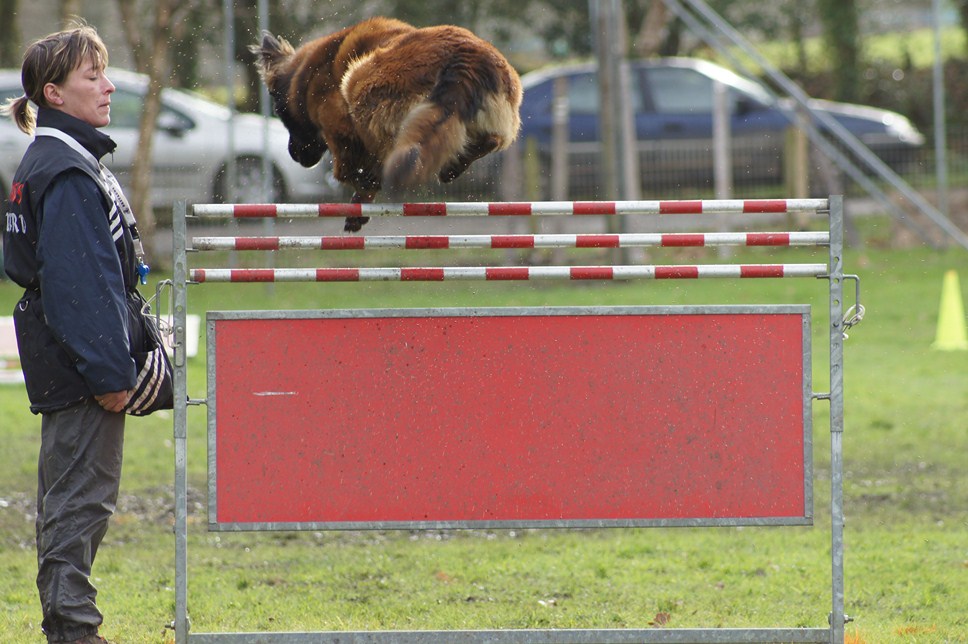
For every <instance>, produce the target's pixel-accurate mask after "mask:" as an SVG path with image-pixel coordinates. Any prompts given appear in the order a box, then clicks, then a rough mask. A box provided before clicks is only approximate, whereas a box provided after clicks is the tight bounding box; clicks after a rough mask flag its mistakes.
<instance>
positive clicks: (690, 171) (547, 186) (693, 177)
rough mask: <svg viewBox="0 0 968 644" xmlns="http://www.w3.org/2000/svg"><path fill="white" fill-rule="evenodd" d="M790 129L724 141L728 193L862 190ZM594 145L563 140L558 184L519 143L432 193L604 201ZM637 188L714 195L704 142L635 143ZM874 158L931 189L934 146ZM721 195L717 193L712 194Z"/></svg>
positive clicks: (953, 170)
mask: <svg viewBox="0 0 968 644" xmlns="http://www.w3.org/2000/svg"><path fill="white" fill-rule="evenodd" d="M796 147H797V135H796V133H795V132H793V131H791V132H788V133H787V135H786V136H785V137H757V138H734V139H733V141H732V150H731V158H732V185H731V189H730V193H731V194H730V195H725V196H738V197H755V198H773V197H778V196H781V195H793V196H797V197H815V196H819V195H825V194H830V193H831V192H835V193H841V192H843V193H846V194H848V195H857V196H860V195H862V192H863V191H862V190H861V188H860V187H859V186H857V185H856V184H854V183H853V182H852V181H851V180H850V179H849V178H848V177H846V176H845V175H844V174H843V173H842V172H840V171H839V170H838V169H837V168H835V167H834V166H832V164H831V163H830V162H829V161H827V160H826V159H825V158H824V157H823V155H822V154H821V153H820V152H819V151H817V150H816V149H815V148H813V147H812V146H810V145H809V144H806V145H804V146H803V150H804V152H803V153H802V154H798V153H797V152H796V151H795V150H796ZM597 148H598V146H596V145H594V144H592V145H589V144H576V145H570V146H569V147H568V149H567V152H566V154H567V159H566V163H565V167H567V174H566V176H565V178H564V181H563V185H561V187H557V192H558V194H554V193H555V191H556V187H554V186H553V185H552V184H553V181H552V167H553V165H554V164H553V160H552V158H551V153H549V152H547V151H545V150H542V149H539V148H538V146H536V145H534V144H532V143H530V142H529V141H527V140H525V141H519V142H518V144H517V145H516V146H515V147H514V148H512V149H511V150H509V151H507V152H505V153H503V154H501V155H492V156H491V157H487V158H485V159H482V160H481V161H478V162H477V163H475V164H474V166H472V167H471V169H470V170H469V171H468V172H467V173H466V174H465V175H464V176H462V177H460V178H459V179H458V180H457V181H455V182H454V183H452V184H449V185H446V186H443V187H435V188H434V189H433V190H432V191H430V192H428V193H426V195H424V196H428V195H430V194H434V195H437V196H442V197H444V198H447V199H461V200H480V201H491V200H495V199H588V200H596V199H609V198H616V197H619V196H620V195H606V194H604V193H603V186H604V181H602V177H601V173H600V169H601V167H602V163H601V158H600V152H599V150H598V149H597ZM638 151H639V163H640V178H641V181H640V189H641V194H642V197H643V198H651V197H653V196H657V195H662V196H667V197H669V198H678V197H685V196H690V197H691V196H697V195H698V196H710V197H711V196H716V195H715V185H714V179H713V174H714V172H713V148H712V141H711V140H705V141H703V140H694V141H680V142H675V143H667V142H661V143H657V142H650V141H640V142H639V145H638ZM947 152H948V155H947V156H948V175H949V186H950V187H951V188H952V189H957V188H958V187H960V186H964V185H965V178H966V177H968V128H964V127H962V128H955V129H952V130H950V131H949V136H948V140H947ZM879 155H880V157H881V159H882V160H883V161H884V162H885V163H887V164H888V165H889V166H890V167H891V168H892V169H894V170H895V171H896V172H897V173H898V174H900V175H901V176H902V177H903V178H904V179H905V180H906V181H908V183H910V184H911V185H912V186H914V187H915V188H917V189H918V190H919V191H921V192H923V193H925V194H933V192H934V191H935V189H936V186H937V183H936V178H935V177H936V172H935V170H936V162H935V155H934V147H933V144H932V142H931V141H929V142H928V143H927V144H926V145H925V146H924V147H922V148H920V149H918V150H914V151H910V150H903V151H902V150H897V151H894V152H892V151H882V152H880V153H879ZM720 196H723V195H720Z"/></svg>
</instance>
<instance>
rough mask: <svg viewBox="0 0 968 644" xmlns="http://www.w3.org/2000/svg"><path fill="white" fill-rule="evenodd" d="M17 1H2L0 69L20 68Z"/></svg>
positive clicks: (0, 8) (0, 4) (0, 12)
mask: <svg viewBox="0 0 968 644" xmlns="http://www.w3.org/2000/svg"><path fill="white" fill-rule="evenodd" d="M20 55H21V51H20V29H19V26H18V24H17V0H0V67H19V66H20Z"/></svg>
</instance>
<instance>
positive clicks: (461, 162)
mask: <svg viewBox="0 0 968 644" xmlns="http://www.w3.org/2000/svg"><path fill="white" fill-rule="evenodd" d="M500 145H501V143H500V141H499V140H498V138H497V137H496V136H494V135H491V136H488V137H485V138H483V139H478V140H477V141H474V142H473V143H472V144H471V145H469V146H468V147H467V149H466V150H464V151H463V152H461V153H460V154H458V155H457V158H455V159H454V160H453V161H451V162H450V163H448V164H447V165H445V166H444V167H443V168H441V170H440V174H438V175H437V178H438V179H440V182H441V183H450V182H451V181H453V180H454V179H456V178H457V177H459V176H460V175H462V174H464V171H466V170H467V168H469V167H470V165H471V164H472V163H474V162H475V161H477V160H478V159H480V158H482V157H485V156H487V155H488V154H490V153H491V152H494V151H495V150H497V149H498V147H499V146H500Z"/></svg>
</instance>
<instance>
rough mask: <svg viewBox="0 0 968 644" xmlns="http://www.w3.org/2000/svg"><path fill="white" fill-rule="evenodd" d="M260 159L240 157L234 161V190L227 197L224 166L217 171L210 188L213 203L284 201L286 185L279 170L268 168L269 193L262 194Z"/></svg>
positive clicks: (273, 167)
mask: <svg viewBox="0 0 968 644" xmlns="http://www.w3.org/2000/svg"><path fill="white" fill-rule="evenodd" d="M262 171H263V168H262V159H260V158H258V157H240V158H238V159H236V160H235V189H234V190H233V191H232V193H231V196H229V194H228V191H227V190H226V174H227V170H226V167H225V166H222V169H221V170H219V172H218V175H217V176H216V177H215V185H214V186H213V188H212V200H213V201H214V202H215V203H226V202H227V201H229V200H231V201H232V202H233V203H281V202H284V201H285V200H286V196H287V195H286V184H285V181H284V180H283V178H282V174H280V172H279V170H278V169H277V168H276V167H275V166H274V165H273V166H270V172H271V173H272V176H271V181H270V186H271V192H270V194H269V195H268V196H267V195H265V194H264V192H263V191H264V186H263V180H262V177H263V174H262Z"/></svg>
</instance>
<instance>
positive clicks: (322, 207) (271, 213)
mask: <svg viewBox="0 0 968 644" xmlns="http://www.w3.org/2000/svg"><path fill="white" fill-rule="evenodd" d="M828 207H829V204H828V200H827V199H707V200H698V199H697V200H681V201H531V202H499V203H488V202H476V201H465V202H439V203H389V204H374V203H369V204H352V203H324V204H196V205H194V206H192V209H191V212H192V215H194V216H195V217H213V218H248V217H379V216H401V217H455V216H456V217H476V216H531V215H700V214H754V213H789V212H820V211H825V210H827V209H828Z"/></svg>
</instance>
